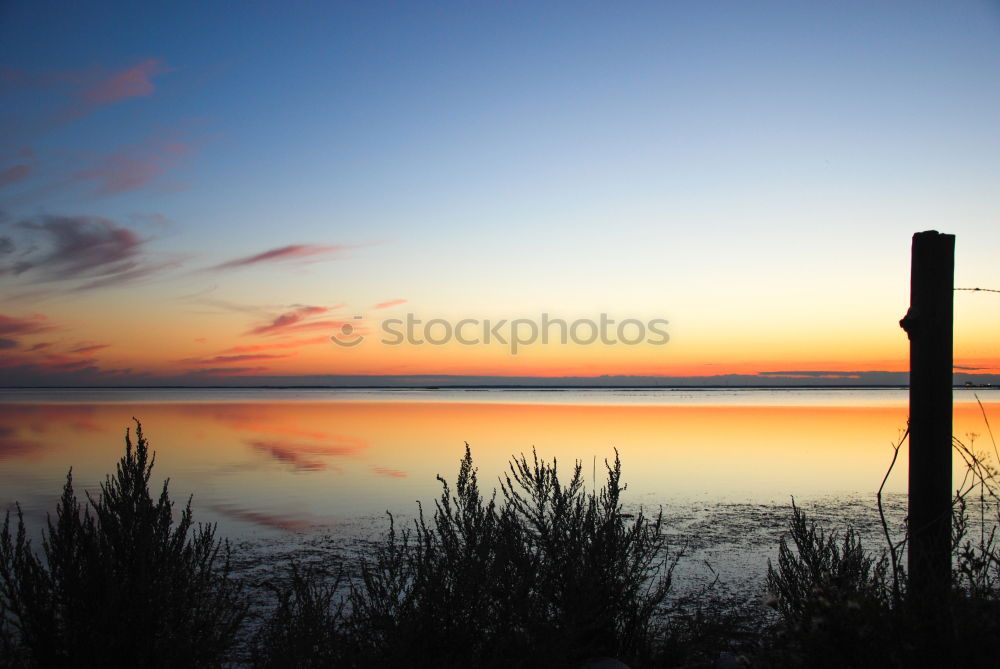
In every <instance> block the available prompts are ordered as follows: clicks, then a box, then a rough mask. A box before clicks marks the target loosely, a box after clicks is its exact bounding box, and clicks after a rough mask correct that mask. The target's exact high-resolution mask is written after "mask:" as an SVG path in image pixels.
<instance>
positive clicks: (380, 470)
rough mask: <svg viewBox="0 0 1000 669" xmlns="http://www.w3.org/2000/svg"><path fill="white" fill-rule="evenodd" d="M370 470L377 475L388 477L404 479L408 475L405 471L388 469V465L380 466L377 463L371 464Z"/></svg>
mask: <svg viewBox="0 0 1000 669" xmlns="http://www.w3.org/2000/svg"><path fill="white" fill-rule="evenodd" d="M372 471H373V472H375V473H376V474H378V475H379V476H388V477H390V478H397V479H405V478H406V477H407V476H408V475H407V473H406V472H403V471H400V470H398V469H390V468H389V467H381V466H377V465H372Z"/></svg>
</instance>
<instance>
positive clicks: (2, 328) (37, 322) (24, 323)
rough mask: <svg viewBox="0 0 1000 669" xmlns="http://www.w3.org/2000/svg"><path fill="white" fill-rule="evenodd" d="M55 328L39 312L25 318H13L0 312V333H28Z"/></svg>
mask: <svg viewBox="0 0 1000 669" xmlns="http://www.w3.org/2000/svg"><path fill="white" fill-rule="evenodd" d="M55 329H56V327H55V326H54V325H52V324H51V323H49V319H48V318H46V317H45V316H43V315H41V314H34V315H31V316H28V317H27V318H15V317H13V316H5V315H3V314H0V335H29V334H37V333H39V332H49V331H50V330H55Z"/></svg>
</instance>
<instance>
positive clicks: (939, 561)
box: [899, 230, 955, 603]
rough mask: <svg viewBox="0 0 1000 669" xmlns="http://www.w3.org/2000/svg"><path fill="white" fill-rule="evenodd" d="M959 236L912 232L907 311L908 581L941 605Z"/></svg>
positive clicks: (947, 571) (947, 560)
mask: <svg viewBox="0 0 1000 669" xmlns="http://www.w3.org/2000/svg"><path fill="white" fill-rule="evenodd" d="M954 286H955V236H954V235H945V234H941V233H939V232H937V231H935V230H930V231H928V232H918V233H916V234H915V235H913V249H912V255H911V267H910V310H909V311H908V312H907V313H906V316H905V317H903V319H902V320H901V321H900V322H899V324H900V326H901V327H902V328H903V329H904V330H906V334H907V336H908V337H909V338H910V481H909V484H910V503H909V532H910V547H909V578H910V592H911V593H912V594H913V596H914V597H915V601H918V602H919V601H923V602H924V603H934V602H940V603H943V602H944V601H945V600H944V598H945V596H946V595H947V593H948V589H949V588H950V584H951V494H952V491H951V485H952V474H951V461H952V455H951V448H952V442H951V437H952V431H951V429H952V425H951V417H952V364H953V363H952V329H953V327H952V312H953V301H954V300H953V298H954V292H953V291H954Z"/></svg>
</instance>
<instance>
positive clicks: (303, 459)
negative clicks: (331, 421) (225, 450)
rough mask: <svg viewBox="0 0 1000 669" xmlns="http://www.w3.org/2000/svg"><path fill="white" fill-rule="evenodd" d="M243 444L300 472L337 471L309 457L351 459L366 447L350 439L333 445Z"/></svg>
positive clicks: (257, 441)
mask: <svg viewBox="0 0 1000 669" xmlns="http://www.w3.org/2000/svg"><path fill="white" fill-rule="evenodd" d="M244 443H246V444H248V445H250V446H252V447H254V448H255V449H256V450H258V451H263V452H265V453H268V454H269V455H270V456H271V457H272V458H274V459H275V460H278V461H279V462H283V463H285V464H289V465H291V466H292V467H294V468H295V469H298V470H302V471H321V470H325V469H331V468H332V469H335V470H336V469H337V468H336V467H331V466H330V465H329V464H328V463H325V462H322V461H320V460H316V459H315V458H314V457H310V456H325V457H353V456H356V455H357V454H358V453H359V452H360V451H361V450H363V449H364V448H365V447H367V443H366V442H365V441H364V440H362V439H351V438H350V437H348V438H347V440H346V441H344V442H341V443H334V444H329V443H327V444H303V443H301V442H293V441H286V440H280V439H246V440H244Z"/></svg>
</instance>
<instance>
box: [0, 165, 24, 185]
mask: <svg viewBox="0 0 1000 669" xmlns="http://www.w3.org/2000/svg"><path fill="white" fill-rule="evenodd" d="M29 174H31V165H25V164H23V163H22V164H19V165H13V166H11V167H8V168H7V169H4V170H0V187H2V186H7V185H9V184H12V183H17V182H18V181H21V180H22V179H27V178H28V175H29Z"/></svg>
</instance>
